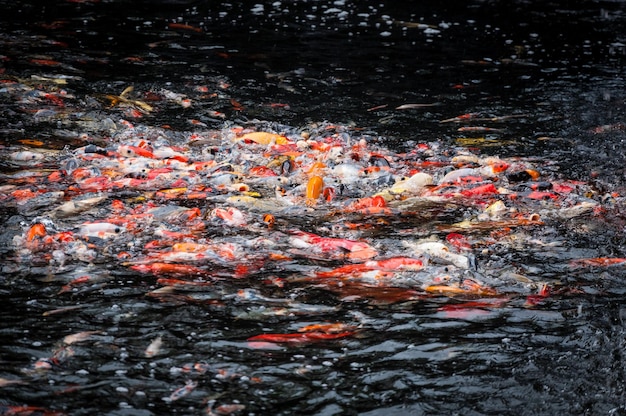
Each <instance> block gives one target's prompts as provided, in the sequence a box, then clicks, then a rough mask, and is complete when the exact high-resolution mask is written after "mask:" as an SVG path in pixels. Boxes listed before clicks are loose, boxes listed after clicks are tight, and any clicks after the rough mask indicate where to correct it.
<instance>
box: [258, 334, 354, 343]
mask: <svg viewBox="0 0 626 416" xmlns="http://www.w3.org/2000/svg"><path fill="white" fill-rule="evenodd" d="M354 333H355V331H343V332H336V333H325V332H317V331H315V332H295V333H289V334H261V335H255V336H253V337H250V338H248V341H249V342H271V343H278V344H307V343H310V342H316V341H328V340H333V339H341V338H346V337H349V336H352V335H354Z"/></svg>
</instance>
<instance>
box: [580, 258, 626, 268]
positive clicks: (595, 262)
mask: <svg viewBox="0 0 626 416" xmlns="http://www.w3.org/2000/svg"><path fill="white" fill-rule="evenodd" d="M625 262H626V258H621V257H596V258H589V259H578V260H573V261H572V262H570V265H571V267H609V266H617V265H620V264H623V263H625Z"/></svg>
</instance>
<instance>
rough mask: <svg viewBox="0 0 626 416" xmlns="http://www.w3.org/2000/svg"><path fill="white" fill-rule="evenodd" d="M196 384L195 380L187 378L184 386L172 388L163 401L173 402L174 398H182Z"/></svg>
mask: <svg viewBox="0 0 626 416" xmlns="http://www.w3.org/2000/svg"><path fill="white" fill-rule="evenodd" d="M197 386H198V382H197V381H193V380H187V382H186V383H185V385H184V386H182V387H179V388H177V389H176V390H174V391H173V392H172V394H170V396H169V397H168V398H167V399H166V400H165V401H169V402H174V401H176V400H179V399H182V398H183V397H185V396H188V395H189V393H191V392H192V391H193V390H194V389H195V388H196V387H197Z"/></svg>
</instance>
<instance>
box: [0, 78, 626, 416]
mask: <svg viewBox="0 0 626 416" xmlns="http://www.w3.org/2000/svg"><path fill="white" fill-rule="evenodd" d="M35 81H36V82H40V83H42V84H43V85H45V84H46V83H48V85H49V84H50V83H52V85H54V83H55V82H56V81H54V80H39V79H38V80H35ZM30 85H31V86H29V85H27V84H21V83H20V82H19V81H12V82H9V81H7V82H5V86H6V88H5V92H6V91H7V90H11V91H23V90H30V91H31V92H30V93H29V95H30V96H36V97H43V98H42V99H44V100H48V101H49V100H52V102H54V105H57V106H59V105H62V101H61V100H63V99H64V98H63V95H62V94H61V93H60V92H59V91H58V90H56V92H54V93H51V92H49V91H45V89H44V88H42V90H37V89H36V88H33V87H32V83H30ZM131 93H132V89H131V88H128V89H126V90H125V91H124V92H123V93H122V94H120V96H113V95H111V96H110V97H109V99H107V100H105V102H106V103H107V104H103V111H106V112H107V113H106V114H107V118H105V119H104V121H102V122H100V124H98V126H100V127H101V129H100V131H104V130H106V131H107V134H100V135H96V134H94V133H90V134H91V135H88V134H86V133H85V134H81V135H80V136H79V137H78V140H81V141H82V142H83V143H82V144H78V145H76V144H74V145H72V146H65V148H62V149H50V148H47V147H46V144H45V143H43V142H41V141H39V140H34V139H23V140H20V141H19V144H14V145H9V146H6V147H5V149H3V150H4V152H3V153H4V155H5V159H4V162H3V163H4V166H5V172H4V173H2V176H1V182H2V185H1V186H0V192H1V194H0V200H1V201H2V205H3V206H4V207H6V208H5V209H7V210H8V211H9V212H12V213H13V214H14V217H13V218H17V219H19V221H11V220H9V221H8V224H11V225H10V226H9V231H10V232H11V233H13V234H12V237H11V239H10V241H9V242H8V244H9V245H10V246H11V247H10V262H5V264H4V265H3V273H5V275H14V276H16V278H17V279H19V276H23V275H30V276H41V278H42V279H43V281H45V282H48V284H49V285H52V286H58V291H57V292H56V296H59V297H71V296H73V295H75V294H77V293H81V291H83V290H85V291H92V290H102V289H103V288H105V287H106V286H107V284H109V283H111V282H113V281H115V280H117V279H119V278H120V276H124V277H125V278H128V279H131V280H133V281H137V282H141V283H140V286H141V287H144V288H145V293H144V296H145V297H146V298H147V299H151V300H153V301H155V302H161V303H164V304H166V305H170V306H179V305H185V304H187V305H205V306H207V307H210V308H218V309H219V308H222V309H223V308H227V309H228V310H231V314H232V316H231V318H232V319H233V322H234V323H233V325H237V322H265V323H266V324H265V325H266V326H264V327H263V329H262V330H261V331H258V333H256V334H250V336H249V337H248V338H247V343H248V346H249V347H250V348H252V349H259V350H269V351H272V350H275V349H277V348H278V349H282V348H289V346H294V345H303V344H309V343H319V342H340V340H342V339H350V338H354V337H361V336H364V334H365V333H367V331H368V323H367V319H365V318H364V317H363V316H362V315H361V314H360V313H359V312H358V310H359V308H361V307H363V306H367V307H388V306H390V305H394V304H403V305H410V304H415V303H419V302H425V301H431V302H432V301H434V302H437V303H438V304H439V305H440V306H439V310H440V311H441V312H442V313H444V314H446V315H447V316H448V317H451V318H459V319H464V318H467V317H472V316H476V315H479V314H481V313H484V312H485V311H488V310H491V309H494V308H504V307H507V305H516V306H524V307H528V308H533V307H536V306H537V305H540V304H541V303H542V302H544V301H546V300H547V299H548V298H549V297H550V296H552V295H555V294H557V295H567V293H569V292H571V291H574V292H575V291H576V290H578V289H575V288H573V287H571V286H570V285H567V284H565V283H564V282H562V281H560V280H559V279H558V278H557V277H555V276H554V273H546V271H545V270H536V267H534V266H526V264H525V263H524V262H523V261H521V258H520V257H519V256H520V255H521V256H522V258H523V257H528V256H530V257H532V256H537V257H536V258H539V259H541V258H544V259H547V260H550V259H556V258H557V256H556V255H555V253H558V259H559V260H558V261H561V262H563V261H564V260H563V259H568V258H569V261H565V262H564V263H563V264H561V265H560V266H559V265H554V264H553V265H551V267H552V269H553V270H561V271H566V272H568V273H576V270H588V269H589V268H606V267H611V266H615V265H620V264H622V263H624V262H625V261H626V260H625V259H624V258H620V257H601V256H597V255H594V253H595V251H593V250H586V249H574V248H573V247H572V246H571V245H569V244H568V243H567V242H566V241H564V240H563V239H562V238H559V237H558V234H559V232H558V229H559V228H561V227H574V228H576V227H580V232H584V231H585V228H584V227H592V226H593V225H592V224H593V219H594V218H596V219H597V218H601V217H602V216H604V215H606V213H607V212H608V210H610V209H611V207H612V206H614V205H616V204H620V203H621V201H622V197H621V196H620V195H619V194H617V193H612V194H606V193H604V194H602V193H599V192H598V191H597V189H596V188H595V187H594V186H592V185H590V184H587V183H583V182H580V181H573V180H567V179H564V178H562V177H560V176H559V173H558V166H555V165H554V164H552V163H550V162H549V161H547V160H542V159H539V158H534V159H533V158H499V157H495V156H482V155H481V154H480V153H479V152H477V151H470V150H468V149H466V148H463V147H456V146H445V145H444V144H442V143H440V142H438V141H422V142H417V144H416V145H414V146H412V147H411V148H410V149H408V150H407V151H406V152H402V153H400V152H394V151H391V150H390V149H386V148H385V147H383V146H381V145H380V144H379V140H378V138H377V137H376V136H373V135H371V134H369V133H368V132H366V131H363V130H362V129H359V128H358V127H354V126H342V125H333V124H330V123H320V124H316V125H309V126H304V127H300V128H295V127H289V126H284V125H280V124H277V123H270V122H250V123H247V124H243V125H237V124H234V123H227V122H224V127H223V128H221V129H209V128H205V129H195V130H194V131H173V130H172V129H171V128H168V127H167V126H161V127H152V126H149V125H147V124H144V123H142V116H143V114H147V113H149V112H152V111H154V108H153V107H152V105H150V104H148V103H147V102H146V101H144V100H143V99H140V98H136V99H131V98H129V96H130V94H131ZM50 94H56V95H55V96H54V97H55V98H50ZM146 95H148V96H152V95H154V93H152V92H150V93H149V94H148V93H147V94H146ZM168 97H169V98H168ZM171 97H174V98H175V99H176V100H177V102H179V103H181V105H192V102H191V101H190V100H187V98H186V97H184V96H182V95H180V94H175V93H172V92H167V93H163V97H162V99H163V100H167V99H171ZM34 103H37V104H38V103H40V101H39V98H38V99H37V100H34V101H31V102H29V104H31V105H34ZM106 105H110V107H106ZM40 111H43V110H40ZM128 116H130V117H128ZM471 117H474V115H472V114H467V115H461V116H458V117H454V118H451V119H446V120H442V122H446V123H450V122H457V123H458V122H462V121H465V120H467V119H469V118H471ZM129 119H130V120H133V121H129ZM74 142H76V140H74ZM515 253H518V255H516V254H515ZM581 253H582V254H583V256H582V257H580V256H578V255H579V254H581ZM584 255H587V257H585V256H584ZM542 256H544V257H542ZM577 256H578V257H577ZM554 261H555V262H556V260H554ZM546 276H547V277H546ZM308 292H315V293H320V292H321V293H326V294H327V295H326V296H327V299H328V302H326V303H325V304H319V303H317V304H313V303H307V302H306V299H307V296H308V295H307V293H308ZM81 307H82V306H81V305H76V306H66V307H63V308H60V309H57V310H49V311H46V312H45V313H44V316H54V315H56V314H64V313H70V312H71V311H73V310H77V309H80V308H81ZM342 311H344V312H345V311H349V312H350V313H349V314H347V315H345V314H344V317H345V318H346V319H345V320H344V321H339V320H338V319H336V317H337V316H338V315H341V312H342ZM281 320H289V321H291V320H295V321H296V322H301V324H300V325H298V326H297V327H296V330H295V332H281V331H279V330H274V329H273V328H272V327H271V325H268V324H267V322H281ZM279 326H280V325H279ZM105 334H106V329H105V328H103V329H95V330H90V331H83V332H79V333H76V334H71V335H67V336H65V337H64V338H63V340H62V341H61V342H60V343H59V346H58V347H57V348H56V349H55V350H54V351H53V353H52V354H51V355H50V356H46V357H44V358H40V359H38V360H36V361H35V362H34V363H33V364H32V366H31V367H30V368H25V369H24V374H25V376H26V377H34V376H35V375H36V374H40V373H41V372H47V371H53V370H55V369H56V368H59V367H62V365H63V363H64V362H66V361H67V360H68V359H69V358H70V357H72V356H73V355H74V349H73V345H74V344H77V343H84V342H86V341H94V340H100V341H99V342H102V338H105V337H106V336H105ZM163 343H164V341H163V339H162V337H161V336H157V337H156V338H154V339H153V341H152V342H151V343H150V344H149V345H146V350H145V353H144V355H145V358H146V359H152V358H153V357H156V356H158V355H159V354H161V353H162V348H163ZM190 366H191V367H190V368H189V369H186V370H185V369H180V371H184V372H186V373H194V372H195V373H198V374H203V373H204V372H206V371H208V368H207V367H206V364H204V366H203V364H202V363H196V364H195V365H192V364H190ZM224 377H228V378H232V377H241V376H239V375H232V374H230V375H228V376H224ZM26 382H27V378H24V379H22V378H19V379H2V384H3V385H12V384H15V383H26ZM253 382H254V381H253ZM197 385H198V382H197V381H195V380H193V379H191V378H190V379H188V380H187V382H186V383H185V384H184V386H182V387H180V388H178V389H176V390H175V391H174V392H173V393H172V394H171V396H169V397H167V398H164V400H165V401H166V402H168V403H171V402H173V401H176V400H178V399H180V398H182V397H184V396H187V395H189V394H190V393H191V392H192V391H193V390H194V389H195V388H196V386H197ZM215 404H216V403H215V400H210V401H209V404H208V405H207V406H208V407H207V414H220V415H222V414H231V413H236V412H240V411H243V410H244V409H245V406H244V405H243V404H238V403H231V404H228V403H222V404H220V406H219V407H215V409H214V406H215ZM2 411H3V413H2V414H31V413H27V412H36V411H39V412H41V413H43V414H48V415H50V414H61V413H59V412H55V411H47V410H43V409H38V408H36V407H33V408H31V407H23V408H22V407H20V406H16V407H14V408H13V407H11V408H9V407H7V409H4V408H3V409H2ZM32 414H36V413H32Z"/></svg>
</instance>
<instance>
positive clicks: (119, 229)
mask: <svg viewBox="0 0 626 416" xmlns="http://www.w3.org/2000/svg"><path fill="white" fill-rule="evenodd" d="M113 231H115V234H119V233H120V231H122V229H121V228H120V227H115V230H113Z"/></svg>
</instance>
